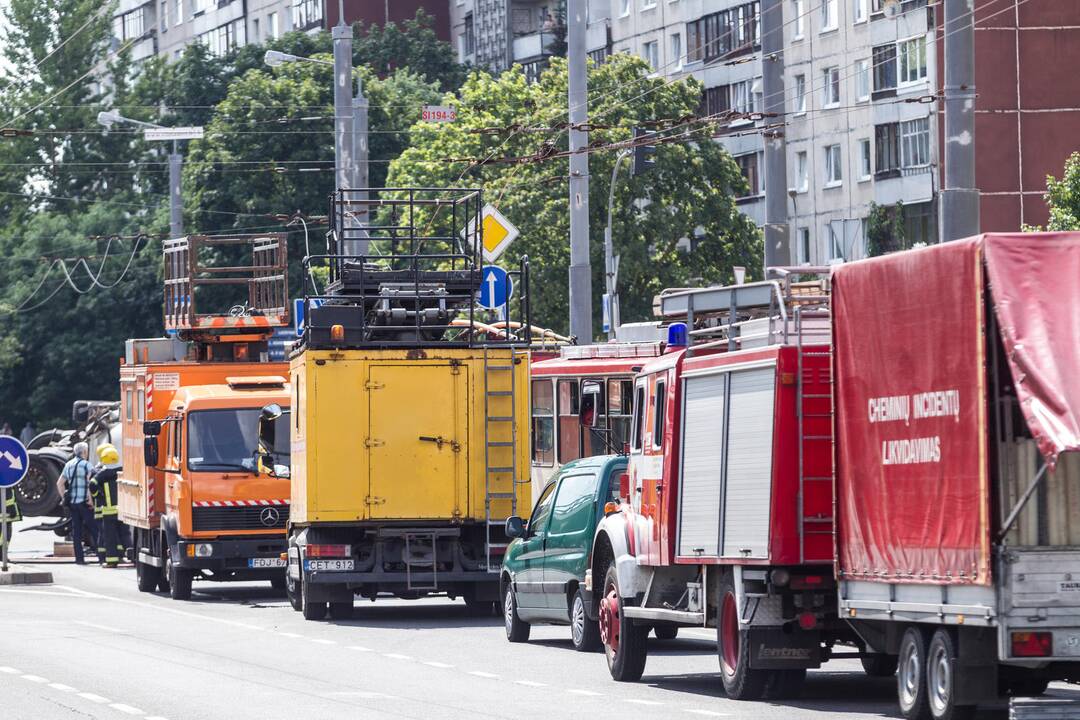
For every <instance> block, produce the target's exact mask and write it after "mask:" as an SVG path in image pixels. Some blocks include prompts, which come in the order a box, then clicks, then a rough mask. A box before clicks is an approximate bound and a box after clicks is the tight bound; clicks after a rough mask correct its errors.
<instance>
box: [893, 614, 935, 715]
mask: <svg viewBox="0 0 1080 720" xmlns="http://www.w3.org/2000/svg"><path fill="white" fill-rule="evenodd" d="M926 695H927V688H926V634H925V633H924V632H923V631H922V629H921V628H918V627H914V626H912V627H909V628H908V629H907V630H905V631H904V636H903V638H901V639H900V656H899V660H898V666H897V672H896V696H897V699H898V700H899V701H900V713H901V714H902V715H903V716H904V718H906V720H930V704H929V702H928V701H927V699H926Z"/></svg>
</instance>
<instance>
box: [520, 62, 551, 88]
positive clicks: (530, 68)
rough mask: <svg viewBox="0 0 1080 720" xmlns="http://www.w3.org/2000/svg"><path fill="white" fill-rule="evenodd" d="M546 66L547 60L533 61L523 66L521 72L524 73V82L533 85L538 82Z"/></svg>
mask: <svg viewBox="0 0 1080 720" xmlns="http://www.w3.org/2000/svg"><path fill="white" fill-rule="evenodd" d="M547 66H548V60H547V58H540V59H539V60H533V61H531V62H527V63H525V64H523V65H522V66H521V70H522V72H524V73H525V82H527V83H534V82H536V81H538V80H539V79H540V73H542V72H544V69H545V68H546V67H547Z"/></svg>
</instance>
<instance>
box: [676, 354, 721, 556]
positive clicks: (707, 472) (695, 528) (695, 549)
mask: <svg viewBox="0 0 1080 720" xmlns="http://www.w3.org/2000/svg"><path fill="white" fill-rule="evenodd" d="M726 386H727V373H718V374H715V375H706V376H702V377H692V378H687V379H686V389H685V392H684V400H683V403H684V411H683V418H684V428H685V429H684V431H683V457H682V463H681V465H682V486H681V489H680V493H679V498H680V501H679V502H680V504H679V555H682V556H685V557H717V556H718V555H719V552H720V511H721V509H720V499H721V497H722V495H723V475H722V471H723V467H724V416H725V412H726V408H725V405H726V396H727V387H726Z"/></svg>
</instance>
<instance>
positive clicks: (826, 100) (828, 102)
mask: <svg viewBox="0 0 1080 720" xmlns="http://www.w3.org/2000/svg"><path fill="white" fill-rule="evenodd" d="M823 72H824V74H825V86H824V87H823V88H822V91H823V92H824V95H823V96H822V105H821V106H822V107H824V108H834V107H839V106H840V67H839V66H837V65H834V66H832V67H827V68H825V70H824V71H823ZM834 91H835V93H834Z"/></svg>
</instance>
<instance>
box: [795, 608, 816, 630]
mask: <svg viewBox="0 0 1080 720" xmlns="http://www.w3.org/2000/svg"><path fill="white" fill-rule="evenodd" d="M799 627H801V628H802V629H803V630H813V629H814V628H815V627H817V617H815V615H814V613H812V612H804V613H799Z"/></svg>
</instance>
